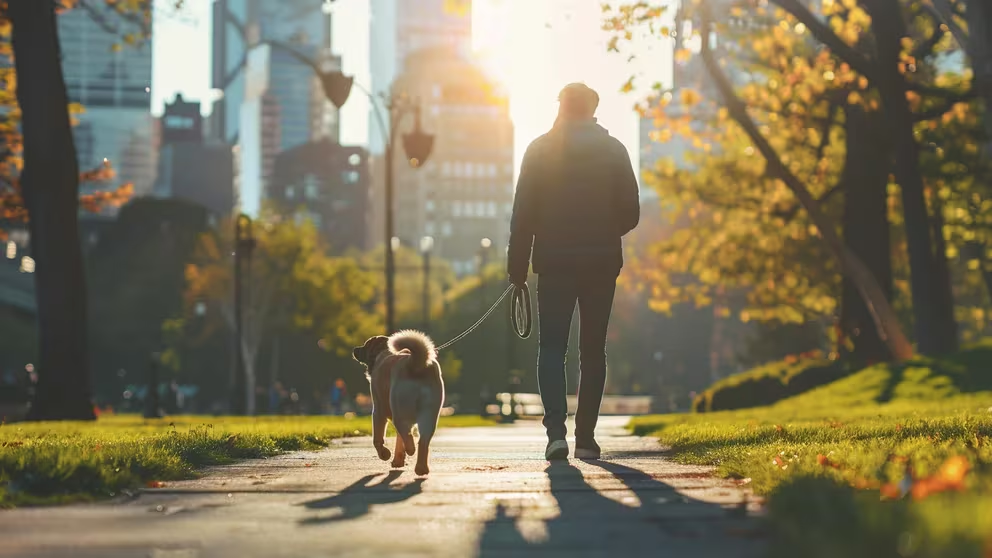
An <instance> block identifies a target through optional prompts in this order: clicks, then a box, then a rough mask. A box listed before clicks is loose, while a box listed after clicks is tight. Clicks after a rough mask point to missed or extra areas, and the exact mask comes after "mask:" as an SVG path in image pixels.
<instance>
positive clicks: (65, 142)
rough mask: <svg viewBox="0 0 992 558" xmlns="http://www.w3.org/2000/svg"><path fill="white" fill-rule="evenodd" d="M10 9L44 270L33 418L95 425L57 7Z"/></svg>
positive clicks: (25, 2)
mask: <svg viewBox="0 0 992 558" xmlns="http://www.w3.org/2000/svg"><path fill="white" fill-rule="evenodd" d="M8 6H9V14H10V19H11V22H12V26H13V29H12V44H13V52H14V64H15V70H16V72H17V100H18V103H19V105H20V108H21V113H22V130H23V135H24V170H23V171H22V173H21V188H22V190H23V194H24V202H25V205H26V207H27V210H28V215H29V218H30V222H29V231H30V234H31V255H32V257H33V258H34V260H35V262H36V265H35V288H36V292H37V294H36V297H37V306H38V333H39V343H38V348H39V362H38V387H37V394H36V396H35V401H34V402H33V404H32V407H31V412H30V413H29V415H28V418H30V419H32V420H71V419H85V420H92V419H93V418H94V414H93V406H92V402H91V391H90V390H91V388H90V382H89V358H88V355H87V350H86V342H87V330H86V282H85V275H84V271H83V256H82V248H81V246H80V240H79V223H78V214H79V166H78V163H77V161H76V147H75V144H74V143H73V138H72V127H71V125H70V121H69V112H68V97H67V94H66V87H65V80H64V78H63V75H62V62H61V53H60V50H59V38H58V27H57V26H56V21H55V17H56V16H55V3H54V2H53V1H52V0H9V2H8Z"/></svg>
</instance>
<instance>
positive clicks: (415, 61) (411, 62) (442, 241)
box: [373, 45, 514, 273]
mask: <svg viewBox="0 0 992 558" xmlns="http://www.w3.org/2000/svg"><path fill="white" fill-rule="evenodd" d="M396 87H397V90H398V91H400V92H403V93H406V94H408V95H409V96H411V97H412V98H413V99H418V100H419V102H420V106H421V110H422V120H423V127H424V128H425V130H426V131H428V132H430V133H433V134H435V143H434V152H433V154H432V155H431V157H430V159H429V160H428V161H427V164H426V165H424V166H423V168H419V169H411V168H410V167H409V165H407V164H406V161H405V160H404V156H403V155H402V149H398V152H397V154H396V155H397V157H396V162H395V168H396V207H397V208H402V209H401V210H398V211H397V212H396V234H397V236H398V237H399V238H400V240H401V241H402V242H403V244H405V245H407V246H416V245H417V244H418V243H419V240H420V238H421V237H423V236H430V237H433V238H434V240H435V242H434V247H435V248H434V250H435V252H436V253H437V254H438V255H439V256H441V257H442V258H445V259H448V260H451V262H452V265H453V267H454V269H455V271H456V272H457V273H470V272H472V271H473V270H475V269H476V257H477V255H478V251H479V247H480V241H481V240H482V239H484V238H488V239H489V240H490V242H491V245H492V246H505V245H506V241H507V236H508V232H509V231H508V227H509V222H510V219H509V217H510V212H511V210H512V206H513V189H514V185H513V160H514V159H513V123H512V121H511V120H510V114H509V104H508V98H507V94H506V92H505V91H502V90H501V89H500V88H499V86H498V85H497V84H496V83H494V82H493V81H491V80H490V79H489V77H488V76H487V75H486V74H485V72H484V71H483V70H482V69H481V68H480V67H479V66H478V65H476V64H474V63H473V61H472V60H471V59H468V58H466V57H465V56H463V55H462V53H460V52H458V51H456V50H454V49H452V48H451V47H450V46H446V45H440V46H436V47H430V48H425V49H421V50H418V51H416V52H414V53H413V54H411V55H410V56H408V57H407V59H406V60H405V61H404V72H403V73H402V74H401V75H400V76H399V77H397V79H396ZM412 123H413V118H411V117H407V119H406V120H405V121H404V122H403V123H402V125H401V126H400V132H401V133H402V132H405V131H407V130H409V129H410V127H411V125H412ZM382 183H383V181H382V174H381V173H376V175H375V188H376V190H377V192H376V193H378V192H381V188H382ZM375 199H376V200H382V197H381V196H378V195H377V196H375ZM373 212H374V214H375V217H376V218H375V219H374V220H373V221H375V222H376V223H377V224H376V225H374V226H375V229H374V230H373V232H374V233H375V238H376V239H377V240H378V241H379V242H382V240H383V238H382V236H381V232H380V231H381V230H382V225H383V223H382V221H381V218H382V203H381V201H377V202H375V204H374V206H373ZM492 255H493V256H495V254H492Z"/></svg>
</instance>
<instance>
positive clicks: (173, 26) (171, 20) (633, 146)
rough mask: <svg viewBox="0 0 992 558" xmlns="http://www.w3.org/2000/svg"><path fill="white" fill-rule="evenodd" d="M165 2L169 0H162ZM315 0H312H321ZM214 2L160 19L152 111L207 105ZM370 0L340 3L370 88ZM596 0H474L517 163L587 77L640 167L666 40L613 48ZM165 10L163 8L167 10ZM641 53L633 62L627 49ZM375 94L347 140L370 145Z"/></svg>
mask: <svg viewBox="0 0 992 558" xmlns="http://www.w3.org/2000/svg"><path fill="white" fill-rule="evenodd" d="M157 1H158V2H160V3H163V5H164V4H165V3H167V2H169V1H172V0H157ZM315 1H316V0H315ZM211 3H212V2H211V0H186V2H185V7H184V11H183V12H182V13H181V14H180V15H178V16H177V15H174V14H166V15H163V16H162V17H156V19H155V24H154V25H155V28H154V32H153V35H152V36H153V57H154V70H153V78H152V97H153V105H152V110H153V112H154V113H156V114H160V113H161V111H162V104H163V102H164V101H166V100H171V99H172V98H173V97H174V96H175V94H176V93H177V92H179V93H182V94H183V96H184V97H185V98H186V99H188V100H189V99H196V100H200V101H203V102H204V103H205V106H204V112H209V110H210V107H209V100H210V99H212V98H214V94H213V92H212V91H211V89H210V29H211V25H210V4H211ZM368 5H369V0H336V1H335V3H334V12H333V14H334V15H333V18H334V29H333V42H334V45H333V46H334V50H335V51H336V52H337V53H338V54H341V55H342V58H343V65H344V68H343V70H344V72H345V73H346V74H349V75H354V76H355V79H356V81H358V82H359V83H361V84H363V85H368V83H369V82H370V79H369V68H368V65H369V11H368ZM600 5H601V4H600V2H599V1H597V0H475V2H474V10H473V16H474V19H473V35H474V47H475V48H476V49H477V54H478V55H479V56H480V58H481V59H482V60H483V61H484V64H485V65H486V66H487V68H489V69H490V70H491V71H492V72H493V74H494V75H495V76H496V77H497V78H498V79H500V81H502V82H503V83H504V84H505V85H506V86H507V88H508V90H509V93H510V113H511V118H512V119H513V122H514V126H515V138H514V144H515V145H514V151H515V155H516V164H517V167H518V168H519V164H520V160H521V159H522V157H523V152H524V150H525V149H526V146H527V145H528V144H529V143H530V142H531V141H532V140H533V139H534V138H536V137H537V136H539V135H541V134H543V133H544V132H546V131H547V130H548V128H550V126H551V124H552V123H553V122H554V119H555V115H556V112H557V101H556V97H557V93H558V91H559V90H560V89H561V87H562V86H564V85H565V84H567V83H570V82H573V81H580V82H584V83H586V84H587V85H589V86H590V87H592V88H594V89H596V90H597V91H598V92H599V94H600V108H599V111H598V113H597V117H598V118H599V122H600V124H602V125H603V126H604V127H606V128H607V129H608V130H610V132H611V133H612V134H613V135H614V136H616V137H617V138H618V139H620V140H621V141H622V142H623V143H624V145H626V146H627V149H628V151H629V152H630V153H631V158H632V160H633V163H634V165H635V168H636V166H637V165H638V161H639V156H638V152H639V127H638V119H637V115H636V113H634V111H633V110H632V109H633V106H634V104H635V103H636V102H637V101H638V100H639V99H641V98H643V96H644V95H646V94H647V93H648V92H649V86H650V84H651V83H653V82H656V81H663V82H666V83H670V78H669V77H668V76H670V75H671V54H670V49H671V47H670V46H667V48H666V45H665V44H664V41H663V40H660V39H656V38H645V37H638V38H635V42H634V44H632V45H631V46H630V47H629V48H628V49H627V51H626V52H625V53H624V54H617V53H610V52H607V50H606V43H607V41H609V39H610V35H609V34H608V33H607V32H605V31H602V30H601V28H600V26H601V21H602V17H603V14H602V9H601V7H600ZM163 12H165V10H160V12H159V13H163ZM629 54H636V56H637V57H636V59H635V60H634V61H633V62H628V55H629ZM632 74H637V75H639V76H642V77H641V79H638V80H637V81H635V83H636V84H639V87H637V88H635V90H634V91H633V92H632V93H626V94H625V93H621V92H620V88H621V86H622V85H623V84H624V82H626V81H627V78H628V77H630V76H631V75H632ZM368 103H369V101H368V99H367V98H366V97H364V96H363V95H352V96H351V97H350V98H349V100H348V103H347V104H346V105H345V107H344V108H343V109H342V114H341V141H342V143H344V144H351V145H365V144H367V141H368V125H369V119H368V114H369V113H368V111H369V104H368Z"/></svg>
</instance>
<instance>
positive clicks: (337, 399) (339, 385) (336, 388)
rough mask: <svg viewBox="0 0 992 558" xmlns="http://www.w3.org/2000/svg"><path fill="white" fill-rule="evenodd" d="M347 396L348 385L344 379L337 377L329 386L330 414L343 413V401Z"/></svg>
mask: <svg viewBox="0 0 992 558" xmlns="http://www.w3.org/2000/svg"><path fill="white" fill-rule="evenodd" d="M347 398H348V386H347V385H345V383H344V380H342V379H341V378H338V379H337V380H335V381H334V385H333V386H331V414H334V415H342V414H344V403H345V400H346V399H347Z"/></svg>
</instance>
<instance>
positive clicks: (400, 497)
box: [299, 470, 424, 525]
mask: <svg viewBox="0 0 992 558" xmlns="http://www.w3.org/2000/svg"><path fill="white" fill-rule="evenodd" d="M402 474H403V471H398V470H393V471H390V472H389V473H388V474H387V475H386V476H385V477H383V478H382V480H380V481H379V482H377V483H375V484H369V483H370V482H372V481H373V480H375V479H376V478H377V477H378V476H379V475H366V476H364V477H362V478H361V479H359V480H357V481H355V482H354V483H353V484H351V485H350V486H348V487H347V488H345V489H344V490H342V491H341V492H339V493H337V494H335V495H333V496H330V497H327V498H321V499H319V500H311V501H309V502H303V503H302V504H299V505H301V506H303V507H305V508H307V509H311V510H330V509H334V508H338V509H340V510H341V511H340V513H338V514H336V515H330V516H314V517H307V518H304V519H301V520H300V522H299V523H300V525H321V524H326V523H335V522H338V521H347V520H351V519H357V518H359V517H362V516H364V515H366V514H368V513H369V512H370V511H371V510H372V506H384V505H389V504H398V503H400V502H403V501H405V500H408V499H410V498H412V497H414V496H416V495H418V494H420V493H421V492H423V484H424V479H422V478H420V479H416V480H414V481H412V482H409V483H406V484H403V485H398V486H395V487H394V486H392V482H393V481H395V480H396V479H398V478H400V476H401V475H402Z"/></svg>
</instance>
